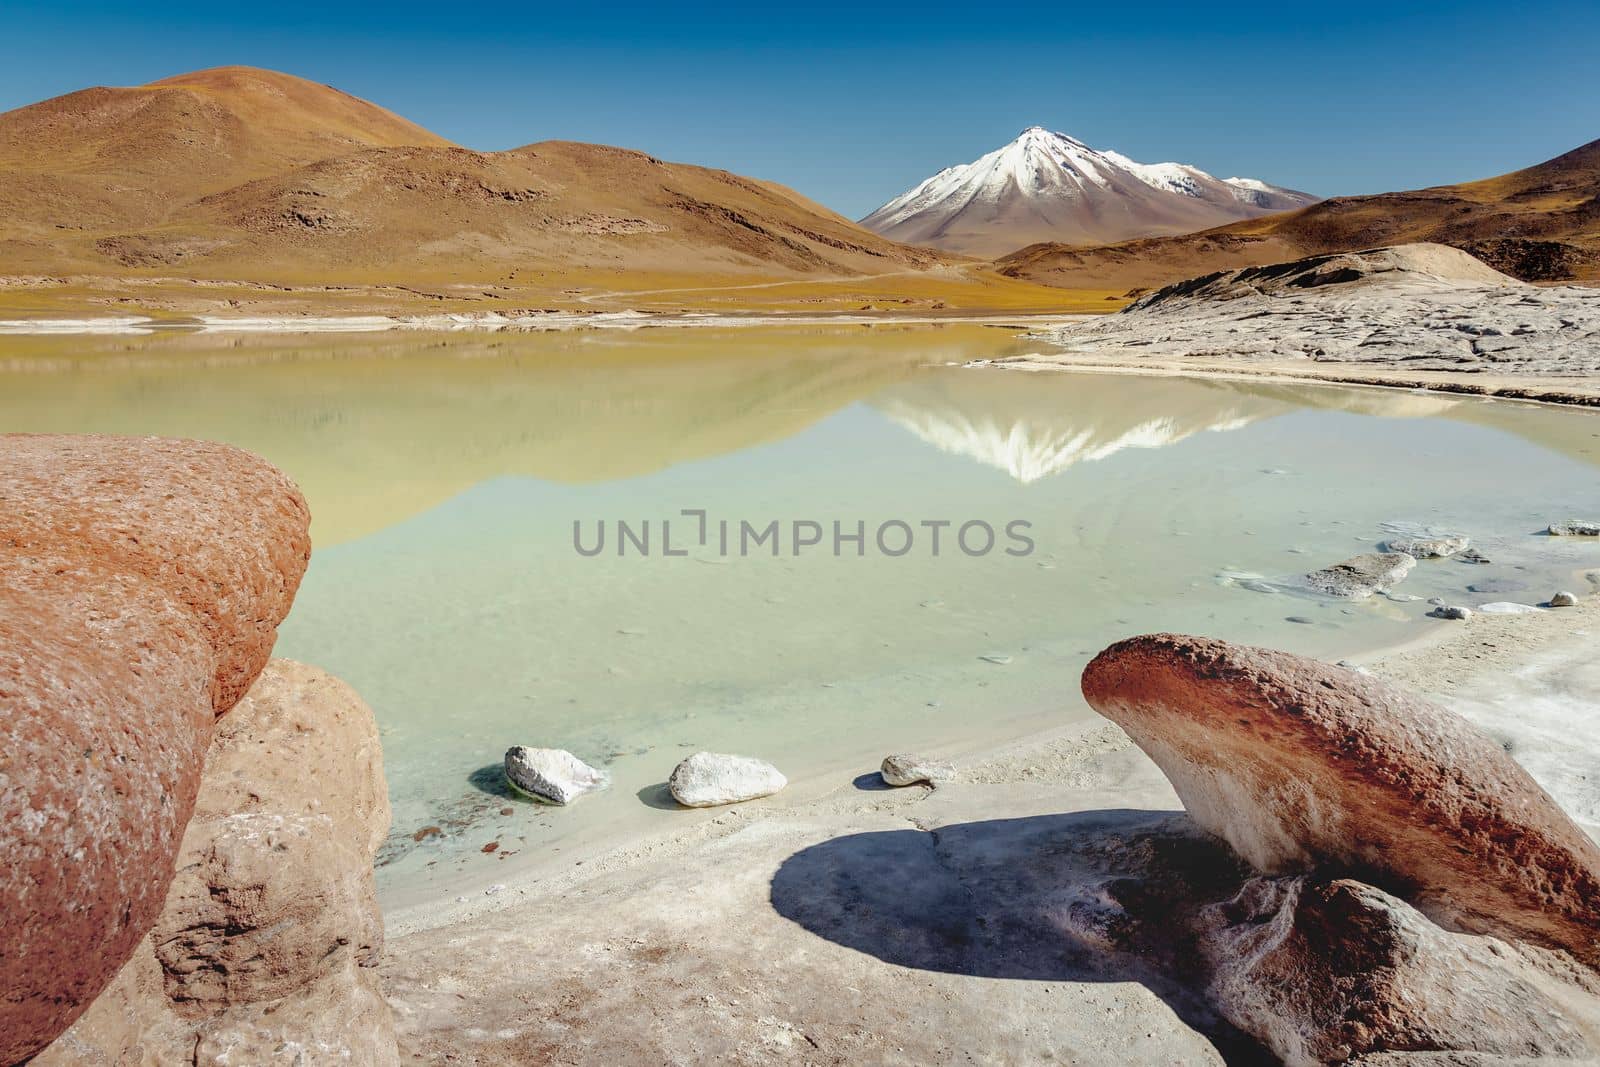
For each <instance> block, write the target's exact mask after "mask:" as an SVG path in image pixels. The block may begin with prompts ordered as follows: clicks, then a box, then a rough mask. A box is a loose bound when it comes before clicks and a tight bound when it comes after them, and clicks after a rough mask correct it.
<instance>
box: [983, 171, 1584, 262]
mask: <svg viewBox="0 0 1600 1067" xmlns="http://www.w3.org/2000/svg"><path fill="white" fill-rule="evenodd" d="M1421 241H1432V242H1438V243H1440V244H1447V245H1453V246H1455V247H1457V248H1460V249H1464V250H1465V251H1468V252H1470V253H1472V254H1473V255H1474V256H1476V257H1478V258H1479V259H1482V260H1484V261H1485V262H1487V263H1488V264H1490V265H1491V266H1493V267H1495V268H1496V269H1498V270H1501V271H1504V272H1506V273H1507V274H1511V275H1513V276H1515V277H1518V278H1521V279H1523V280H1524V281H1541V282H1544V281H1571V280H1577V281H1589V282H1595V281H1600V141H1593V142H1591V143H1589V144H1587V145H1584V146H1583V147H1582V148H1578V149H1575V150H1574V151H1571V152H1568V153H1567V154H1565V155H1563V156H1559V157H1557V158H1555V159H1552V160H1549V161H1547V162H1545V163H1540V164H1539V165H1537V166H1533V167H1529V168H1527V169H1525V170H1519V171H1515V172H1513V173H1511V174H1503V175H1501V176H1500V177H1498V178H1488V179H1485V180H1483V181H1476V182H1468V183H1466V184H1463V185H1440V186H1435V187H1433V188H1431V189H1418V190H1414V191H1411V192H1402V193H1383V194H1380V195H1377V196H1345V197H1335V198H1333V199H1331V200H1324V201H1322V202H1321V203H1319V204H1314V205H1312V206H1311V207H1307V208H1304V209H1302V210H1300V211H1294V212H1290V213H1287V214H1281V215H1272V216H1268V217H1266V218H1261V219H1253V220H1249V221H1246V222H1239V223H1234V224H1232V225H1228V226H1221V227H1218V228H1215V229H1210V230H1205V231H1203V232H1200V233H1193V234H1186V235H1183V236H1178V237H1159V238H1152V239H1146V240H1135V241H1125V242H1122V243H1120V244H1109V245H1104V246H1099V247H1087V248H1086V247H1072V246H1068V245H1064V244H1059V243H1057V244H1036V245H1033V246H1030V247H1028V248H1024V249H1022V250H1020V251H1018V252H1014V253H1012V254H1011V255H1008V256H1005V257H1004V258H1002V259H1001V260H999V262H998V266H999V269H1000V270H1001V272H1002V273H1004V274H1007V275H1010V276H1011V277H1014V278H1026V279H1028V280H1031V281H1035V282H1041V283H1044V284H1048V285H1059V286H1064V287H1068V288H1079V287H1086V286H1091V285H1093V286H1105V285H1112V286H1120V287H1127V288H1130V289H1131V288H1154V287H1157V286H1161V285H1166V284H1168V283H1171V282H1174V281H1178V280H1180V279H1183V278H1187V277H1190V276H1193V275H1196V274H1202V273H1205V272H1208V271H1218V270H1229V269H1233V268H1237V267H1246V266H1259V265H1262V264H1267V263H1277V262H1282V261H1285V260H1293V259H1300V258H1303V257H1306V256H1314V255H1326V254H1329V253H1336V252H1351V251H1357V250H1360V249H1364V248H1374V247H1377V246H1379V245H1392V244H1402V243H1409V242H1421Z"/></svg>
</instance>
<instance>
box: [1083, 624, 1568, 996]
mask: <svg viewBox="0 0 1600 1067" xmlns="http://www.w3.org/2000/svg"><path fill="white" fill-rule="evenodd" d="M1083 692H1084V696H1085V697H1086V698H1087V700H1088V702H1089V703H1090V705H1091V706H1092V707H1094V708H1095V710H1097V711H1099V712H1100V713H1101V714H1102V715H1105V716H1106V717H1107V718H1109V719H1111V720H1112V721H1114V722H1116V723H1117V724H1118V725H1119V726H1121V727H1122V728H1123V729H1124V730H1125V731H1126V732H1127V733H1128V735H1129V736H1130V737H1131V738H1132V739H1133V740H1134V741H1135V743H1137V744H1138V745H1139V747H1141V748H1142V749H1144V751H1145V752H1146V753H1147V754H1149V756H1150V757H1151V758H1152V759H1153V760H1155V762H1156V763H1157V764H1158V765H1159V766H1160V767H1161V769H1162V771H1163V772H1164V773H1165V774H1166V776H1167V778H1168V779H1170V780H1171V782H1172V784H1173V787H1174V788H1175V789H1176V791H1177V793H1178V795H1179V797H1180V798H1182V800H1183V803H1184V807H1185V808H1186V809H1187V810H1188V812H1189V814H1190V816H1191V817H1192V818H1193V819H1194V820H1195V822H1197V823H1198V824H1199V825H1200V826H1201V827H1203V828H1205V829H1206V830H1208V831H1210V832H1212V833H1215V834H1217V835H1219V836H1221V837H1222V838H1224V839H1225V840H1226V841H1227V842H1228V843H1229V844H1231V845H1232V846H1233V847H1234V848H1235V849H1236V850H1237V851H1238V852H1239V854H1240V855H1241V856H1243V857H1244V858H1245V859H1246V860H1247V861H1249V862H1250V864H1251V865H1252V866H1254V867H1255V868H1256V869H1257V870H1259V871H1262V872H1263V873H1266V874H1292V873H1300V872H1309V871H1316V872H1328V871H1333V872H1338V873H1340V874H1342V875H1347V876H1349V877H1354V878H1359V879H1360V880H1362V881H1365V882H1368V883H1370V884H1372V885H1374V886H1377V887H1379V888H1382V889H1385V890H1386V891H1389V892H1393V893H1395V894H1397V895H1399V896H1401V897H1402V898H1404V899H1405V900H1407V901H1409V902H1410V903H1412V904H1413V905H1415V906H1416V907H1417V908H1418V909H1419V910H1420V911H1421V912H1422V913H1423V914H1425V915H1427V916H1428V917H1429V918H1430V919H1431V920H1433V921H1435V922H1437V923H1439V924H1441V925H1443V926H1446V927H1449V928H1452V929H1458V930H1462V931H1467V932H1475V933H1486V934H1493V935H1495V936H1498V937H1502V938H1507V939H1515V940H1524V941H1528V942H1531V943H1533V944H1537V945H1544V946H1548V947H1552V948H1557V949H1562V950H1565V951H1567V952H1570V953H1571V954H1572V955H1573V956H1575V957H1577V958H1578V959H1580V960H1582V961H1583V962H1584V963H1586V964H1588V965H1589V966H1591V967H1593V966H1597V965H1600V908H1597V907H1596V906H1595V901H1596V900H1600V846H1597V845H1596V844H1595V842H1594V841H1593V840H1591V839H1590V838H1589V837H1588V835H1587V834H1585V833H1584V832H1583V830H1581V829H1580V828H1579V827H1578V826H1577V825H1575V824H1574V823H1573V822H1572V820H1571V819H1569V818H1568V817H1567V815H1566V814H1565V813H1564V812H1562V810H1561V809H1560V808H1559V807H1558V806H1557V805H1556V803H1555V802H1554V801H1553V800H1551V799H1550V797H1549V796H1548V795H1547V794H1546V793H1545V792H1544V791H1543V790H1542V789H1540V788H1539V786H1538V785H1537V784H1536V783H1535V782H1534V781H1533V779H1532V778H1531V777H1529V776H1528V774H1527V772H1525V771H1524V770H1523V769H1522V768H1521V767H1520V766H1518V765H1517V764H1516V762H1515V761H1513V760H1512V759H1511V757H1510V756H1509V755H1507V754H1506V752H1505V751H1504V749H1502V748H1501V746H1500V745H1499V744H1497V743H1496V742H1495V741H1494V740H1493V739H1492V738H1490V737H1488V736H1486V735H1485V734H1483V733H1481V732H1480V731H1479V730H1478V729H1477V728H1476V727H1474V726H1472V725H1471V724H1470V723H1468V722H1467V721H1466V720H1465V719H1463V718H1461V717H1459V716H1457V715H1454V714H1452V713H1450V712H1448V711H1446V710H1444V709H1443V708H1440V707H1438V706H1436V705H1434V704H1431V703H1428V702H1427V701H1424V700H1421V699H1419V698H1417V697H1414V696H1412V695H1411V694H1409V693H1406V692H1404V691H1402V690H1400V689H1398V688H1396V687H1393V686H1390V685H1387V684H1385V683H1383V682H1380V681H1378V680H1376V679H1375V678H1372V677H1368V676H1363V675H1359V674H1356V673H1354V672H1352V671H1347V670H1343V669H1341V668H1338V667H1333V666H1330V665H1328V664H1325V663H1320V662H1317V661H1315V660H1309V659H1305V658H1302V657H1299V656H1292V655H1289V654H1287V653H1283V652H1275V651H1271V650H1268V649H1259V648H1248V647H1244V646H1239V645H1232V644H1229V643H1227V642H1224V641H1217V640H1212V639H1208V638H1198V637H1185V636H1179V635H1173V634H1160V635H1154V636H1148V637H1137V638H1133V639H1131V640H1128V641H1122V642H1119V643H1118V644H1115V645H1113V646H1111V647H1110V648H1108V649H1106V650H1105V651H1104V652H1102V653H1100V655H1099V656H1097V657H1096V658H1095V659H1094V661H1093V662H1091V663H1090V664H1089V666H1088V667H1087V669H1086V670H1085V671H1084V676H1083Z"/></svg>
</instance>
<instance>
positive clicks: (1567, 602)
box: [1550, 589, 1578, 608]
mask: <svg viewBox="0 0 1600 1067" xmlns="http://www.w3.org/2000/svg"><path fill="white" fill-rule="evenodd" d="M1550 606H1551V607H1553V608H1575V607H1577V606H1578V598H1577V596H1576V595H1575V594H1573V593H1569V592H1567V591H1566V590H1564V589H1563V590H1562V591H1561V592H1559V593H1557V594H1556V595H1555V596H1553V597H1551V598H1550Z"/></svg>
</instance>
